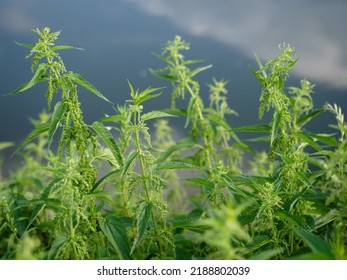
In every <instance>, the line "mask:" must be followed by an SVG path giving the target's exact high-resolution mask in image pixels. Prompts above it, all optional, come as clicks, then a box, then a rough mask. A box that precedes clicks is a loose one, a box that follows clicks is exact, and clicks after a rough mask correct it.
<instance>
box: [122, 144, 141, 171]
mask: <svg viewBox="0 0 347 280" xmlns="http://www.w3.org/2000/svg"><path fill="white" fill-rule="evenodd" d="M138 154H139V153H138V151H136V150H133V151H131V152H130V153H129V155H128V157H127V159H126V160H125V163H124V166H123V169H122V174H121V176H122V177H123V176H124V175H125V174H126V173H127V171H128V169H129V167H130V165H131V163H132V162H133V161H134V159H135V158H136V157H137V156H138Z"/></svg>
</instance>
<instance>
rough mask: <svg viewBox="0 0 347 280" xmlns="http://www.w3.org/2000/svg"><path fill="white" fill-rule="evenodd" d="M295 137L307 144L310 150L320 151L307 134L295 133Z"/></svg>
mask: <svg viewBox="0 0 347 280" xmlns="http://www.w3.org/2000/svg"><path fill="white" fill-rule="evenodd" d="M296 136H297V137H298V138H299V139H301V140H302V141H304V142H306V143H307V144H309V145H310V146H311V147H312V148H314V149H316V150H317V151H321V150H322V148H321V147H320V146H319V145H318V144H317V143H316V142H315V141H314V139H313V138H312V137H311V136H310V135H308V134H306V133H304V132H297V133H296Z"/></svg>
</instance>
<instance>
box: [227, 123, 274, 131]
mask: <svg viewBox="0 0 347 280" xmlns="http://www.w3.org/2000/svg"><path fill="white" fill-rule="evenodd" d="M270 129H271V127H270V126H269V125H267V124H258V125H246V126H240V127H236V128H233V129H232V130H233V131H236V132H268V131H270Z"/></svg>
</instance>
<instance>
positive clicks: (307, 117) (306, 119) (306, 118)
mask: <svg viewBox="0 0 347 280" xmlns="http://www.w3.org/2000/svg"><path fill="white" fill-rule="evenodd" d="M322 112H324V109H318V110H315V111H313V112H312V113H310V114H307V115H305V116H303V117H301V118H300V119H299V120H298V121H297V124H298V125H304V124H306V123H307V122H309V121H310V120H311V119H313V118H314V117H316V116H317V115H318V114H320V113H322Z"/></svg>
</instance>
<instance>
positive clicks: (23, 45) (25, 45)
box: [15, 41, 35, 50]
mask: <svg viewBox="0 0 347 280" xmlns="http://www.w3.org/2000/svg"><path fill="white" fill-rule="evenodd" d="M15 43H16V45H18V46H21V47H23V48H26V49H30V50H31V49H32V48H33V47H34V46H35V45H33V44H23V43H18V42H16V41H15Z"/></svg>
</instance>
